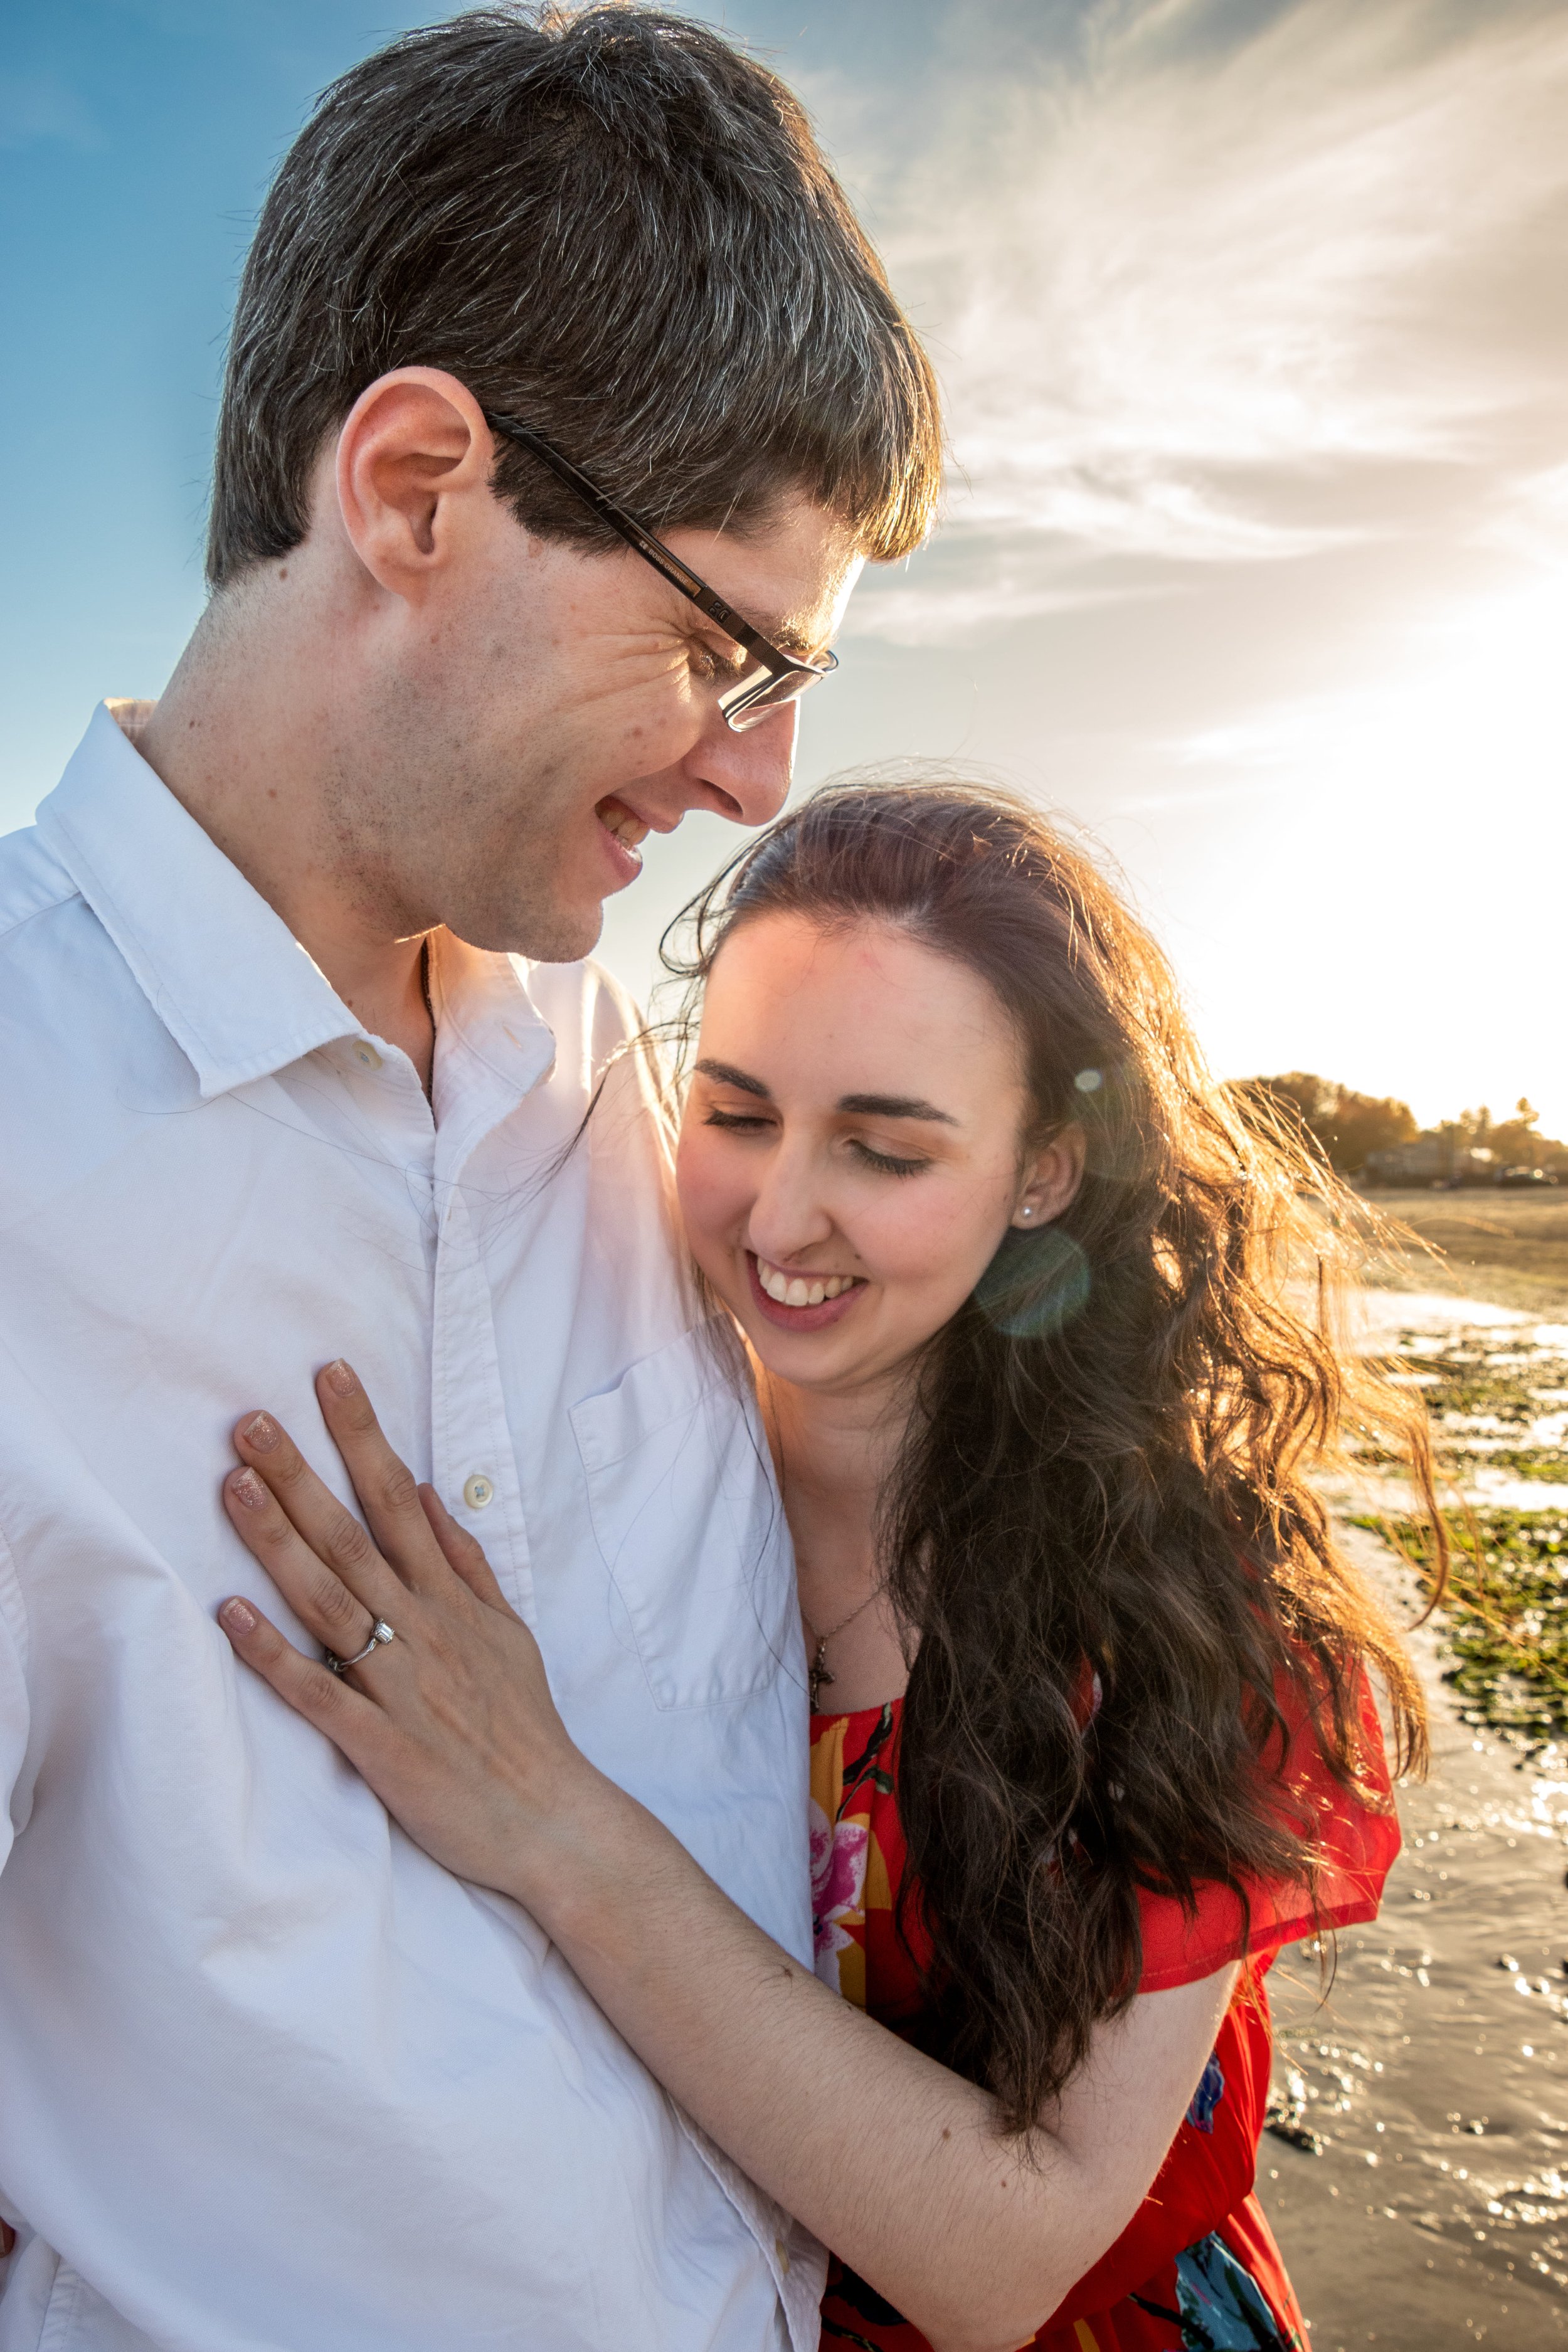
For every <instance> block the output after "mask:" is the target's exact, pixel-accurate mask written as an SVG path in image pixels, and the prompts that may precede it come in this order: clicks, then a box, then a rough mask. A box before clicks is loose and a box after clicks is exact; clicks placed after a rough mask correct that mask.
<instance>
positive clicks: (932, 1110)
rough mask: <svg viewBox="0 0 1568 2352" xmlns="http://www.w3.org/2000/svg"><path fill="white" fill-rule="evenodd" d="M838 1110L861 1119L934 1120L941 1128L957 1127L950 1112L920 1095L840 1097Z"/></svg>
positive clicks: (956, 1122)
mask: <svg viewBox="0 0 1568 2352" xmlns="http://www.w3.org/2000/svg"><path fill="white" fill-rule="evenodd" d="M838 1108H839V1109H840V1110H847V1111H853V1112H856V1113H858V1116H859V1117H860V1118H934V1119H940V1120H941V1122H942V1126H943V1127H956V1126H957V1125H958V1121H957V1119H955V1118H953V1116H952V1112H951V1111H948V1110H938V1108H937V1107H936V1105H935V1103H929V1102H927V1101H925V1100H924V1099H923V1097H921V1096H920V1095H840V1096H839V1097H838Z"/></svg>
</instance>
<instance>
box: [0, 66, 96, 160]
mask: <svg viewBox="0 0 1568 2352" xmlns="http://www.w3.org/2000/svg"><path fill="white" fill-rule="evenodd" d="M48 141H54V142H58V144H60V145H62V146H66V147H75V148H77V149H79V150H88V149H91V148H94V147H100V146H101V145H102V143H103V140H102V134H101V132H100V131H99V128H98V125H97V124H96V123H95V122H94V121H93V119H92V116H91V115H90V113H89V110H88V109H87V107H86V106H85V105H84V104H83V102H82V100H81V99H80V98H79V96H78V95H77V93H76V91H75V90H74V89H71V87H70V85H69V83H68V82H64V81H62V80H61V79H59V77H58V75H57V74H52V73H0V151H3V150H5V149H7V148H10V149H15V148H19V147H33V146H37V145H38V144H40V143H42V142H48Z"/></svg>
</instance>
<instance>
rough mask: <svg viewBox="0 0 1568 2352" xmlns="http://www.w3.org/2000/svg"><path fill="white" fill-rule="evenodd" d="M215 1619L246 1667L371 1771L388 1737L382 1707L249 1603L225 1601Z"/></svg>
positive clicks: (361, 1768) (352, 1759) (354, 1761)
mask: <svg viewBox="0 0 1568 2352" xmlns="http://www.w3.org/2000/svg"><path fill="white" fill-rule="evenodd" d="M217 1622H218V1623H219V1624H220V1625H221V1626H222V1627H223V1630H224V1632H225V1633H226V1634H227V1635H228V1638H229V1640H230V1642H231V1643H233V1644H234V1647H235V1649H236V1650H237V1652H238V1653H239V1655H240V1656H241V1657H242V1658H243V1659H244V1660H245V1663H246V1664H247V1666H253V1667H254V1668H255V1669H256V1672H257V1673H258V1675H260V1676H261V1678H262V1680H263V1681H264V1682H268V1683H270V1684H271V1685H272V1687H273V1689H274V1690H275V1691H276V1692H277V1694H278V1696H279V1698H280V1699H283V1700H284V1701H286V1702H287V1704H288V1705H289V1706H291V1707H292V1708H293V1710H294V1712H295V1714H296V1715H302V1716H303V1717H305V1719H306V1721H307V1722H308V1723H313V1724H314V1725H315V1727H316V1728H317V1730H318V1731H324V1732H325V1733H326V1735H327V1738H329V1739H330V1740H331V1741H332V1742H333V1744H334V1746H336V1747H338V1748H342V1752H343V1754H344V1755H345V1756H346V1757H347V1758H348V1759H349V1762H350V1763H351V1764H353V1765H354V1766H355V1767H356V1769H358V1770H359V1771H361V1772H365V1773H367V1777H368V1769H367V1768H369V1767H371V1766H373V1765H374V1761H375V1759H376V1757H377V1754H378V1748H377V1742H378V1741H379V1740H383V1739H384V1737H385V1734H386V1729H387V1725H386V1718H385V1717H384V1715H383V1714H382V1712H381V1709H380V1708H379V1707H378V1706H374V1704H373V1702H372V1701H371V1700H370V1699H368V1698H362V1697H361V1696H360V1694H359V1692H358V1691H356V1690H354V1689H353V1687H352V1685H349V1684H348V1683H345V1682H344V1681H343V1680H342V1677H341V1676H339V1675H334V1674H332V1673H331V1672H330V1671H329V1669H328V1668H327V1667H325V1666H323V1665H321V1664H318V1662H317V1661H316V1660H315V1659H314V1658H307V1657H306V1656H304V1654H302V1653H301V1652H300V1651H299V1650H297V1649H296V1648H295V1647H294V1644H293V1643H292V1642H286V1641H285V1640H284V1638H283V1636H282V1634H281V1633H279V1631H278V1628H277V1626H276V1625H274V1624H272V1623H271V1622H269V1621H268V1619H267V1618H265V1617H264V1616H263V1615H262V1614H261V1612H260V1610H259V1609H257V1608H255V1607H253V1606H252V1604H251V1603H250V1602H249V1601H240V1600H233V1601H225V1602H224V1603H223V1605H222V1607H221V1608H220V1609H219V1611H218V1612H217Z"/></svg>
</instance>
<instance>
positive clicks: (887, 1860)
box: [811, 1688, 1399, 2352]
mask: <svg viewBox="0 0 1568 2352" xmlns="http://www.w3.org/2000/svg"><path fill="white" fill-rule="evenodd" d="M901 1704H902V1703H901V1701H899V1700H896V1699H895V1700H894V1701H893V1702H892V1703H891V1704H890V1705H889V1706H881V1707H867V1708H864V1709H862V1710H860V1711H859V1712H858V1713H857V1714H853V1715H818V1716H814V1717H813V1718H812V1749H811V1799H812V1808H811V1824H812V1841H811V1853H812V1885H813V1896H814V1902H813V1909H814V1911H815V1914H816V1972H817V1974H818V1976H820V1977H821V1978H822V1979H824V1980H825V1982H826V1983H827V1984H829V1985H831V1986H832V1987H833V1988H834V1990H836V1991H838V1992H841V1993H843V1995H844V1996H845V1998H846V1999H847V2000H852V2001H854V2002H855V2003H856V2005H857V2006H858V2007H859V2008H861V2009H866V2010H868V2011H869V2012H870V2014H871V2015H872V2016H873V2017H875V2018H877V2019H878V2020H879V2021H880V2022H881V2023H882V2024H884V2025H887V2026H889V2027H890V2028H891V2029H892V2030H893V2032H908V2031H909V2030H910V2028H911V2027H912V2025H913V2024H914V2022H915V2021H916V2019H917V2018H918V2016H919V2013H920V2006H921V2001H920V1987H919V1979H918V1977H917V1975H916V1972H915V1969H914V1967H913V1965H912V1963H911V1961H910V1956H909V1954H908V1953H907V1952H906V1951H905V1949H904V1947H903V1944H902V1942H901V1941H900V1937H899V1935H898V1932H897V1929H896V1927H895V1926H894V1906H895V1903H896V1900H897V1896H898V1891H899V1883H900V1877H901V1875H902V1873H903V1869H904V1862H905V1848H904V1840H903V1832H902V1831H901V1829H900V1822H899V1812H898V1804H897V1800H896V1796H895V1769H896V1763H897V1755H898V1744H899V1731H900V1708H901ZM1292 1717H1293V1718H1294V1719H1293V1724H1292V1737H1291V1741H1290V1749H1289V1758H1288V1760H1287V1768H1286V1772H1285V1786H1286V1788H1287V1789H1288V1790H1289V1793H1290V1797H1291V1799H1292V1800H1293V1807H1299V1808H1300V1811H1295V1812H1294V1819H1295V1820H1296V1822H1297V1823H1298V1824H1299V1825H1300V1826H1303V1827H1305V1826H1307V1825H1308V1824H1309V1823H1310V1827H1311V1835H1312V1837H1313V1839H1314V1841H1315V1843H1317V1845H1318V1847H1319V1850H1320V1853H1321V1875H1320V1880H1319V1890H1318V1892H1319V1907H1318V1912H1317V1916H1316V1917H1315V1918H1314V1916H1313V1914H1312V1911H1311V1906H1310V1904H1309V1902H1308V1899H1307V1897H1306V1895H1305V1893H1304V1892H1303V1890H1302V1889H1300V1887H1295V1886H1270V1885H1258V1886H1254V1887H1253V1888H1251V1889H1250V1890H1249V1891H1250V1894H1251V1897H1252V1914H1251V1922H1250V1928H1249V1930H1244V1925H1243V1918H1242V1913H1241V1906H1240V1905H1239V1903H1238V1902H1237V1897H1236V1896H1235V1895H1233V1894H1232V1893H1231V1892H1230V1891H1229V1890H1228V1889H1227V1888H1226V1887H1223V1886H1206V1887H1204V1888H1201V1889H1200V1890H1199V1900H1198V1907H1197V1912H1196V1916H1194V1917H1189V1916H1188V1915H1187V1914H1186V1913H1184V1911H1183V1909H1182V1906H1181V1905H1180V1904H1179V1903H1177V1902H1176V1901H1174V1900H1173V1899H1172V1898H1167V1897H1162V1896H1158V1895H1144V1896H1143V1897H1142V1914H1143V1917H1142V1927H1143V1975H1142V1982H1141V1990H1142V1991H1144V1992H1159V1991H1163V1990H1168V1989H1169V1988H1170V1987H1172V1986H1173V1985H1181V1984H1190V1983H1193V1982H1194V1981H1196V1980H1197V1979H1199V1978H1202V1977H1206V1976H1212V1975H1214V1974H1215V1972H1216V1971H1217V1970H1218V1969H1222V1968H1225V1967H1226V1966H1227V1965H1228V1964H1229V1963H1230V1962H1231V1961H1233V1960H1240V1961H1243V1962H1245V1964H1246V1965H1245V1966H1244V1968H1243V1970H1242V1974H1241V1976H1240V1978H1239V1979H1238V1981H1237V1990H1236V1994H1235V1997H1234V1999H1233V2000H1232V2001H1231V2004H1230V2007H1229V2009H1228V2010H1227V2011H1226V2016H1225V2018H1224V2021H1223V2022H1222V2023H1221V2026H1220V2031H1219V2038H1218V2040H1217V2042H1215V2050H1214V2054H1213V2056H1212V2057H1211V2058H1210V2060H1209V2062H1208V2064H1207V2066H1206V2067H1205V2070H1204V2075H1203V2080H1202V2082H1201V2083H1200V2084H1199V2085H1198V2089H1197V2092H1196V2095H1194V2099H1193V2103H1192V2105H1191V2106H1190V2107H1189V2108H1188V2110H1187V2114H1186V2116H1185V2119H1184V2122H1183V2123H1182V2125H1181V2127H1180V2129H1179V2130H1178V2132H1177V2134H1176V2137H1175V2139H1174V2141H1173V2144H1172V2147H1171V2151H1170V2154H1169V2155H1168V2156H1167V2157H1166V2158H1165V2162H1164V2165H1163V2168H1162V2169H1161V2171H1160V2174H1159V2177H1158V2178H1157V2179H1156V2180H1155V2182H1154V2184H1153V2187H1152V2189H1150V2191H1149V2194H1148V2196H1147V2197H1146V2198H1145V2199H1144V2200H1143V2203H1142V2206H1141V2208H1140V2209H1139V2210H1138V2212H1137V2213H1136V2214H1135V2215H1134V2216H1133V2218H1132V2220H1131V2222H1130V2223H1129V2224H1128V2227H1127V2228H1126V2229H1125V2230H1124V2231H1122V2233H1121V2237H1120V2238H1119V2239H1118V2240H1117V2241H1116V2243H1115V2244H1114V2245H1113V2246H1112V2247H1111V2248H1110V2251H1109V2252H1107V2253H1105V2254H1104V2255H1102V2256H1101V2258H1100V2261H1099V2262H1098V2263H1096V2264H1095V2265H1094V2267H1093V2269H1092V2270H1090V2271H1089V2272H1086V2273H1085V2274H1084V2276H1083V2277H1082V2278H1080V2279H1079V2283H1078V2284H1077V2286H1076V2287H1075V2288H1074V2289H1073V2291H1072V2293H1071V2294H1070V2295H1069V2296H1068V2299H1067V2301H1066V2302H1065V2303H1064V2304H1063V2305H1061V2307H1060V2308H1059V2309H1058V2311H1056V2312H1053V2314H1052V2315H1051V2316H1050V2318H1049V2319H1048V2320H1047V2322H1046V2324H1045V2326H1043V2327H1042V2328H1041V2329H1040V2332H1039V2334H1038V2335H1037V2336H1035V2337H1034V2338H1033V2339H1032V2343H1033V2345H1034V2346H1035V2347H1038V2352H1304V2347H1306V2345H1307V2342H1308V2337H1307V2330H1306V2323H1305V2322H1304V2320H1303V2319H1302V2317H1301V2314H1300V2309H1299V2307H1298V2305H1297V2302H1296V2298H1295V2295H1294V2294H1292V2292H1291V2288H1290V2282H1289V2279H1288V2278H1287V2276H1286V2274H1285V2268H1284V2264H1283V2263H1282V2262H1281V2260H1280V2257H1279V2248H1278V2247H1277V2246H1276V2244H1275V2242H1274V2239H1273V2235H1272V2232H1271V2231H1270V2230H1269V2227H1268V2222H1267V2221H1265V2220H1264V2218H1263V2213H1262V2210H1261V2209H1260V2207H1259V2205H1258V2200H1257V2198H1256V2197H1255V2196H1254V2195H1253V2194H1252V2185H1253V2179H1254V2177H1255V2173H1256V2168H1257V2159H1258V2139H1259V2137H1260V2135H1261V2133H1262V2130H1263V2117H1264V2109H1265V2106H1266V2105H1267V2102H1268V2077H1269V2066H1270V2061H1271V2057H1272V2052H1273V2044H1272V2039H1271V2035H1270V2032H1269V2022H1268V1992H1267V1990H1266V1988H1265V1985H1264V1978H1265V1976H1266V1974H1267V1972H1268V1969H1269V1967H1270V1966H1271V1965H1272V1963H1273V1961H1274V1960H1275V1958H1277V1957H1278V1955H1279V1951H1280V1949H1281V1948H1282V1947H1283V1946H1284V1945H1286V1944H1289V1943H1293V1942H1295V1941H1296V1940H1297V1939H1298V1938H1300V1937H1304V1936H1310V1935H1311V1934H1312V1933H1314V1931H1315V1929H1316V1928H1317V1927H1349V1926H1351V1925H1352V1924H1354V1923H1356V1922H1358V1921H1362V1920H1366V1919H1371V1918H1373V1917H1375V1916H1376V1913H1377V1906H1378V1900H1379V1897H1380V1895H1381V1893H1382V1889H1383V1882H1384V1878H1385V1877H1386V1876H1387V1874H1388V1871H1389V1869H1390V1866H1391V1865H1392V1864H1393V1862H1394V1856H1395V1855H1396V1854H1397V1853H1398V1851H1399V1827H1398V1822H1397V1821H1396V1819H1395V1816H1394V1801H1393V1797H1392V1793H1391V1791H1390V1789H1389V1781H1388V1768H1387V1763H1386V1760H1385V1758H1384V1747H1383V1736H1382V1732H1381V1729H1380V1727H1379V1725H1378V1720H1377V1713H1376V1709H1375V1707H1374V1706H1373V1701H1372V1696H1371V1693H1370V1690H1366V1689H1364V1688H1363V1705H1362V1728H1363V1737H1362V1743H1361V1745H1362V1757H1361V1777H1362V1780H1363V1787H1364V1789H1365V1792H1366V1801H1364V1802H1358V1801H1357V1800H1356V1798H1355V1796H1354V1795H1353V1794H1352V1792H1351V1791H1350V1790H1346V1789H1344V1788H1343V1787H1342V1785H1341V1784H1340V1782H1338V1781H1337V1780H1334V1779H1333V1777H1332V1776H1331V1773H1330V1772H1329V1770H1328V1768H1327V1766H1326V1764H1325V1763H1324V1761H1323V1759H1322V1755H1321V1749H1320V1748H1319V1745H1318V1742H1317V1739H1316V1738H1315V1736H1314V1735H1313V1733H1312V1731H1311V1728H1310V1725H1309V1724H1308V1723H1307V1722H1306V1720H1305V1718H1304V1717H1303V1716H1302V1715H1301V1714H1300V1709H1299V1706H1298V1707H1296V1708H1294V1709H1292V1710H1291V1714H1290V1715H1288V1718H1287V1719H1288V1721H1290V1720H1292ZM822 2341H823V2352H831V2347H835V2346H837V2345H853V2346H856V2347H860V2352H928V2347H926V2339H925V2337H924V2336H922V2335H921V2333H920V2331H919V2329H918V2328H916V2327H913V2326H910V2323H909V2321H907V2320H905V2319H903V2318H901V2317H900V2315H899V2313H898V2312H896V2311H895V2310H894V2309H893V2308H892V2306H891V2305H889V2304H888V2303H886V2302H885V2301H884V2300H883V2299H882V2298H881V2297H880V2296H879V2294H877V2293H876V2292H875V2290H874V2289H873V2288H871V2287H870V2286H868V2284H867V2283H866V2282H865V2280H864V2279H861V2278H859V2277H858V2275H857V2274H856V2273H854V2272H853V2271H851V2270H849V2269H847V2267H846V2266H845V2265H844V2264H843V2263H839V2262H837V2261H835V2262H834V2263H833V2265H832V2267H831V2269H830V2271H829V2273H828V2281H827V2293H826V2295H825V2297H824V2299H823V2305H822Z"/></svg>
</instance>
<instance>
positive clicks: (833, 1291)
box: [757, 1257, 856, 1307]
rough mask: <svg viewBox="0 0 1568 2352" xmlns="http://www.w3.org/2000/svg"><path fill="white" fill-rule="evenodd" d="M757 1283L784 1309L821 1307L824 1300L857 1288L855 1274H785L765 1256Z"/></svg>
mask: <svg viewBox="0 0 1568 2352" xmlns="http://www.w3.org/2000/svg"><path fill="white" fill-rule="evenodd" d="M757 1280H758V1281H759V1282H760V1283H761V1284H762V1286H763V1289H764V1290H765V1291H766V1292H767V1294H768V1297H770V1298H772V1299H773V1300H775V1301H776V1303H777V1304H778V1305H779V1306H780V1307H820V1306H821V1305H822V1304H823V1302H824V1300H826V1299H829V1298H837V1297H841V1296H842V1295H843V1293H844V1292H845V1291H847V1290H853V1289H854V1287H855V1282H856V1276H854V1275H852V1274H785V1273H784V1269H783V1268H782V1266H776V1265H769V1264H768V1262H767V1259H766V1258H765V1257H760V1258H759V1259H758V1260H757Z"/></svg>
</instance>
